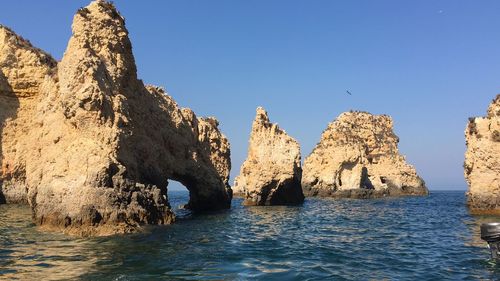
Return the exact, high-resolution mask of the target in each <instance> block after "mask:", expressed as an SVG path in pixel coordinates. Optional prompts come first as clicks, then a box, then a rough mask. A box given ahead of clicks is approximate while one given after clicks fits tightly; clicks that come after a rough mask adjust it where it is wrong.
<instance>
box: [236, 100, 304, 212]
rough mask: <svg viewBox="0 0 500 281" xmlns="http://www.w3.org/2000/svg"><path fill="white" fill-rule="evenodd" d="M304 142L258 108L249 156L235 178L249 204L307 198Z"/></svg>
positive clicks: (300, 201)
mask: <svg viewBox="0 0 500 281" xmlns="http://www.w3.org/2000/svg"><path fill="white" fill-rule="evenodd" d="M300 161H301V160H300V145H299V143H298V142H297V141H296V140H295V139H293V138H292V137H290V136H289V135H288V134H287V133H286V132H285V131H284V130H282V129H281V128H280V127H279V126H278V125H277V124H273V123H271V122H270V121H269V117H268V115H267V112H266V111H265V110H264V109H263V108H262V107H259V108H257V114H256V116H255V120H254V121H253V124H252V132H251V134H250V141H249V147H248V156H247V159H246V160H245V162H244V163H243V165H242V166H241V170H240V175H239V176H238V177H236V179H235V181H234V189H235V192H237V193H239V194H241V195H242V196H243V197H244V199H245V201H244V204H245V205H296V204H300V203H302V202H303V201H304V194H303V193H302V187H301V186H300V181H301V178H302V167H301V163H300Z"/></svg>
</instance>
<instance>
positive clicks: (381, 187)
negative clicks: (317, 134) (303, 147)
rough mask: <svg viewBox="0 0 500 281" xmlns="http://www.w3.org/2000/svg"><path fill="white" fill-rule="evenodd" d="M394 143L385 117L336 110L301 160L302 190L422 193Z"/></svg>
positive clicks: (317, 192)
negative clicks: (313, 146)
mask: <svg viewBox="0 0 500 281" xmlns="http://www.w3.org/2000/svg"><path fill="white" fill-rule="evenodd" d="M398 142H399V138H398V137H397V136H396V135H395V134H394V132H393V123H392V119H391V118H390V117H389V116H387V115H372V114H370V113H366V112H345V113H342V114H341V115H340V116H339V117H338V118H337V119H336V120H335V121H334V122H332V123H330V124H329V125H328V128H327V129H326V130H325V131H324V132H323V134H322V136H321V140H320V142H319V143H318V144H317V145H316V147H315V148H314V150H313V152H312V153H311V155H309V156H308V157H307V158H306V160H305V162H304V167H303V177H302V187H303V189H304V193H305V194H306V196H331V197H348V198H372V197H383V196H400V195H426V194H428V190H427V188H426V187H425V183H424V181H423V180H422V179H421V178H420V177H419V176H418V175H417V173H416V171H415V169H414V168H413V167H412V166H411V165H409V164H407V163H406V160H405V158H404V156H402V155H400V154H399V151H398Z"/></svg>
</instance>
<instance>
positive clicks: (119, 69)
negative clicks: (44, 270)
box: [0, 1, 232, 235]
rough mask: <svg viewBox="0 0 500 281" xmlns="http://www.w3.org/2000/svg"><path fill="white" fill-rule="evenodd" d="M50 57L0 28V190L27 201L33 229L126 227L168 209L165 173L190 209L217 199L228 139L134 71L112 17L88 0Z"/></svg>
mask: <svg viewBox="0 0 500 281" xmlns="http://www.w3.org/2000/svg"><path fill="white" fill-rule="evenodd" d="M72 28H73V36H72V37H71V39H70V41H69V44H68V47H67V49H66V52H65V54H64V57H63V59H62V60H61V62H59V63H56V62H55V61H54V59H52V58H51V57H50V56H49V55H47V54H46V53H44V52H42V51H40V50H38V49H36V48H34V47H32V46H31V44H29V43H28V42H27V41H25V40H23V39H22V38H20V37H19V36H17V35H15V34H14V33H12V32H11V31H10V30H8V29H6V28H4V27H2V28H0V66H1V71H0V90H1V92H0V124H2V126H0V129H1V134H0V137H1V146H0V149H1V150H0V157H1V158H0V160H1V164H2V173H1V174H0V194H1V195H0V200H3V201H7V202H22V201H28V202H29V204H30V205H31V207H32V208H33V213H34V220H35V222H36V223H37V224H38V225H40V226H42V227H43V228H46V229H50V230H61V231H64V232H67V233H72V234H78V235H106V234H113V233H122V232H130V231H134V230H137V229H138V228H140V227H141V226H142V225H145V224H168V223H171V222H172V221H173V220H174V215H173V213H172V212H171V210H170V206H169V203H168V199H167V184H168V179H173V180H176V181H179V182H181V183H182V184H184V185H185V186H186V187H187V189H188V190H189V192H190V201H189V204H188V207H189V208H191V209H193V210H197V211H198V210H212V209H222V208H229V207H230V202H231V197H232V195H231V189H230V188H229V185H228V180H229V169H230V158H229V153H230V152H229V143H228V141H227V139H226V138H225V137H224V136H223V135H222V134H221V133H220V131H219V129H218V127H217V126H218V123H217V121H216V120H215V119H214V118H208V119H203V118H197V117H196V115H195V114H194V113H193V112H192V111H191V110H189V109H181V108H179V106H178V105H177V104H176V103H175V102H174V101H173V100H172V98H171V97H170V96H168V95H166V93H165V92H164V91H163V90H162V89H161V88H157V87H152V86H151V87H145V86H144V85H143V83H142V81H141V80H139V79H138V78H137V75H136V66H135V61H134V57H133V54H132V47H131V43H130V41H129V38H128V31H127V29H126V28H125V23H124V19H123V18H122V17H121V16H120V15H119V14H118V12H117V11H116V9H115V8H114V6H113V5H112V4H109V3H107V2H105V1H95V2H93V3H91V4H90V5H89V6H88V7H86V8H82V9H80V10H79V11H78V13H77V14H76V15H75V17H74V21H73V27H72Z"/></svg>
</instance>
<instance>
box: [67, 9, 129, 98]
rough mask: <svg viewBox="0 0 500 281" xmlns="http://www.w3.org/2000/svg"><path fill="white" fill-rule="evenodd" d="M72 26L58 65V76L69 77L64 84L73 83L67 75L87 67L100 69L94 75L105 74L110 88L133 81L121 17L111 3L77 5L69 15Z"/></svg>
mask: <svg viewBox="0 0 500 281" xmlns="http://www.w3.org/2000/svg"><path fill="white" fill-rule="evenodd" d="M72 30H73V36H72V37H71V39H70V41H69V43H68V47H67V49H66V52H65V54H64V57H63V59H62V61H61V67H60V74H61V75H60V76H61V77H60V78H61V79H62V80H65V81H66V80H67V79H69V80H68V81H66V82H67V84H70V85H72V84H74V83H76V81H73V80H74V79H72V78H71V77H73V78H74V77H76V76H78V75H79V73H81V72H82V69H87V68H93V69H94V70H90V71H92V72H95V71H101V74H96V75H97V76H101V77H105V76H106V77H108V76H109V77H110V78H111V81H112V83H111V87H110V88H111V89H114V90H116V89H123V88H127V87H128V86H129V85H130V84H134V83H135V82H136V81H137V69H136V65H135V59H134V56H133V54H132V44H131V42H130V39H129V37H128V31H127V28H126V27H125V20H124V18H123V17H122V16H121V15H120V14H119V13H118V11H117V10H116V8H115V7H114V5H113V4H111V3H109V2H107V1H94V2H92V3H91V4H90V5H88V6H87V7H85V8H81V9H79V10H78V12H77V13H76V15H75V16H74V18H73V25H72ZM102 66H103V67H102ZM99 69H100V70H99ZM103 70H106V72H103ZM104 73H107V74H106V75H104ZM71 87H72V86H70V88H71Z"/></svg>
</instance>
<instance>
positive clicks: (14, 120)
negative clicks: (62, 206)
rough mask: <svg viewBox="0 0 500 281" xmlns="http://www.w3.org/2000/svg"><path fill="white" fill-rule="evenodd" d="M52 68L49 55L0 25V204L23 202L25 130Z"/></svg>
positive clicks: (53, 63)
mask: <svg viewBox="0 0 500 281" xmlns="http://www.w3.org/2000/svg"><path fill="white" fill-rule="evenodd" d="M56 70H57V62H56V61H55V60H54V59H53V58H52V57H51V56H50V55H48V54H46V53H45V52H43V51H42V50H40V49H37V48H35V47H33V46H32V45H31V44H30V43H29V42H28V41H26V40H24V39H23V38H21V37H19V36H17V35H16V34H15V33H14V32H12V31H11V30H10V29H8V28H7V27H4V26H0V163H1V167H2V169H1V171H0V203H2V202H3V203H5V202H7V203H27V200H28V199H27V187H26V184H25V179H26V168H25V167H26V162H27V161H30V159H29V158H27V157H26V156H27V154H28V151H29V150H30V149H31V148H32V147H31V144H30V143H29V142H31V141H33V139H32V135H30V134H29V133H30V131H31V130H32V129H33V126H35V122H34V120H33V118H34V116H36V114H37V106H38V104H39V103H40V102H41V100H42V99H43V97H44V94H43V92H44V91H45V90H46V87H48V86H47V85H50V84H51V82H52V81H53V80H54V76H55V72H56Z"/></svg>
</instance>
